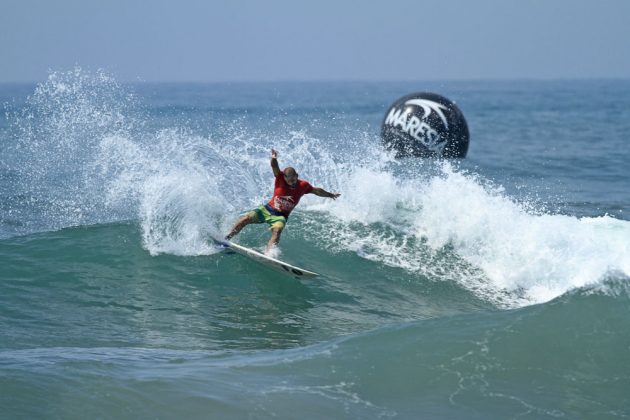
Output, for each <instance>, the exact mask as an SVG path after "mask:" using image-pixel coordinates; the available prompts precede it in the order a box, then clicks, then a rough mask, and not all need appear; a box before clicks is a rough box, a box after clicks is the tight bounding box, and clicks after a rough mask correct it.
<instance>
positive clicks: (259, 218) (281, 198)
mask: <svg viewBox="0 0 630 420" xmlns="http://www.w3.org/2000/svg"><path fill="white" fill-rule="evenodd" d="M277 157H278V152H276V151H275V150H274V149H271V169H272V170H273V175H274V176H275V177H276V180H275V184H274V189H273V197H272V198H271V200H269V202H268V203H267V204H264V205H261V206H258V207H257V208H255V209H254V210H252V211H250V212H249V213H247V214H245V215H244V216H242V217H240V218H239V219H238V220H237V221H236V223H234V226H233V227H232V230H231V231H230V233H228V234H227V236H226V237H225V239H227V240H230V239H232V238H233V237H234V236H235V235H236V234H238V233H239V232H240V231H241V229H243V228H244V227H245V226H247V225H249V224H251V223H267V224H269V226H271V239H270V240H269V243H268V244H267V250H266V251H265V253H267V252H269V251H270V250H271V249H272V248H273V247H274V246H276V245H277V244H278V242H280V235H281V234H282V230H283V229H284V226H285V225H286V224H287V219H288V218H289V214H291V211H293V209H294V208H295V206H297V204H298V202H299V201H300V198H302V196H303V195H304V194H315V195H317V196H320V197H326V198H332V199H333V200H335V199H336V198H337V197H339V196H340V195H341V194H338V193H331V192H328V191H326V190H324V189H323V188H318V187H313V186H312V185H311V184H309V183H308V182H306V181H304V180H302V179H299V178H298V173H297V172H296V171H295V169H294V168H292V167H290V166H287V167H286V168H284V170H280V166H279V165H278V159H277Z"/></svg>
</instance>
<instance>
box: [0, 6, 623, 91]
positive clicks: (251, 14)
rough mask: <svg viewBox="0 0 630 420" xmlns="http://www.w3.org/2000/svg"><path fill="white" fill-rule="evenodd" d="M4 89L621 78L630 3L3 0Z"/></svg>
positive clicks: (1, 47) (1, 48) (0, 31)
mask: <svg viewBox="0 0 630 420" xmlns="http://www.w3.org/2000/svg"><path fill="white" fill-rule="evenodd" d="M0 6H1V7H0V51H1V52H2V53H1V54H2V59H1V60H0V63H1V64H0V82H12V81H39V80H42V79H44V78H45V77H46V75H47V73H48V72H49V70H66V69H69V68H72V67H74V66H75V65H79V66H82V67H84V68H87V69H92V70H94V69H99V68H102V69H105V70H106V71H108V72H110V73H112V74H113V75H114V76H116V78H117V79H118V80H125V81H137V80H140V81H277V80H280V81H281V80H378V81H397V80H460V79H463V80H471V79H575V78H630V29H629V28H630V1H628V0H599V1H584V0H477V1H475V0H440V1H436V0H433V1H421V0H418V1H410V0H398V1H358V0H356V1H350V0H347V1H344V0H336V1H335V0H310V1H300V0H293V1H290V0H259V1H253V0H232V1H212V0H208V1H193V0H180V1H161V0H156V1H136V0H127V1H123V0H103V1H92V0H84V1H80V0H58V1H45V0H0Z"/></svg>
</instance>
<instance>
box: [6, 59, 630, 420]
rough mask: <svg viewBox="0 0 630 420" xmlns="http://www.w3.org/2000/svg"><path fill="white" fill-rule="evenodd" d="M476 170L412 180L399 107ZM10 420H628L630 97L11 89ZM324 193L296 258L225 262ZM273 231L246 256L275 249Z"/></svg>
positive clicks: (83, 82)
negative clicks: (386, 122) (408, 106)
mask: <svg viewBox="0 0 630 420" xmlns="http://www.w3.org/2000/svg"><path fill="white" fill-rule="evenodd" d="M415 91H431V92H435V93H439V94H441V95H444V96H446V97H448V98H450V99H451V100H454V101H455V102H456V103H457V104H458V106H459V107H460V109H461V110H462V112H463V113H464V115H465V117H466V119H467V121H468V126H469V129H470V133H471V142H470V148H469V152H468V157H467V158H466V159H463V160H446V161H444V160H420V159H404V160H396V159H395V158H394V157H393V156H392V154H391V153H387V152H385V151H383V149H382V147H381V144H380V140H379V133H380V125H381V122H382V120H383V117H384V115H385V112H386V111H387V108H388V107H389V105H390V104H392V103H393V102H394V101H395V100H396V99H397V98H399V97H400V96H403V95H406V94H408V93H412V92H415ZM0 104H1V105H2V108H3V112H2V116H1V117H0V147H1V149H0V418H2V419H44V418H45V419H57V418H58V419H89V418H104V419H107V418H112V419H138V418H140V419H144V418H147V419H148V418H152V419H181V418H187V419H208V418H216V419H225V418H244V419H267V418H280V419H293V418H299V419H323V418H335V419H371V418H385V419H388V418H400V419H418V418H436V419H438V418H439V419H516V418H518V419H550V418H564V419H607V418H628V417H630V164H629V162H630V147H629V146H630V81H629V80H601V81H597V80H593V81H495V82H492V81H473V82H404V83H376V82H370V83H364V82H335V83H324V82H321V83H320V82H312V83H298V82H287V83H236V84H166V83H162V84H152V83H134V84H128V83H121V82H119V81H117V80H116V77H115V76H114V75H111V74H108V73H105V72H102V71H88V70H84V69H81V68H74V69H70V70H67V71H55V72H51V73H50V75H49V77H48V79H46V80H42V81H40V82H39V83H33V84H1V85H0ZM272 147H273V148H275V149H276V150H278V160H279V162H280V165H281V166H282V167H284V166H289V165H290V166H294V167H295V168H296V169H297V170H298V172H299V173H300V177H301V178H304V179H306V180H308V181H310V182H311V183H312V184H314V185H316V186H320V187H323V188H325V189H327V190H329V191H333V192H339V193H341V197H340V198H339V199H338V200H336V201H333V200H330V199H324V198H320V197H316V196H313V195H307V196H305V197H304V198H303V199H302V201H301V202H300V205H299V206H298V208H297V209H296V210H295V211H294V213H293V214H292V216H291V220H290V221H289V223H288V225H287V228H286V229H285V231H284V233H283V238H282V241H281V244H280V249H279V252H280V258H282V259H284V260H286V261H288V262H290V263H293V264H296V265H299V266H303V267H305V268H307V269H310V270H313V271H316V272H319V273H321V276H320V277H318V278H317V279H315V280H296V279H293V278H291V277H288V276H284V275H282V274H277V273H275V272H273V271H270V270H269V269H267V268H265V267H263V266H261V265H259V264H257V263H256V262H253V261H250V260H249V259H247V258H245V257H243V256H240V255H237V254H229V253H226V252H224V251H222V250H221V249H218V248H217V247H215V246H214V245H213V242H212V241H210V240H209V238H210V236H213V235H215V236H216V235H222V234H225V232H226V231H227V230H228V229H229V227H230V225H231V224H232V223H233V222H234V220H235V219H236V218H237V217H238V216H239V215H240V214H242V213H243V212H246V211H248V210H250V209H251V208H253V207H255V206H257V205H259V204H261V203H263V202H264V201H266V200H268V199H269V197H270V194H271V191H272V185H273V175H272V171H271V168H270V166H269V157H270V149H271V148H272ZM268 238H269V231H268V230H267V229H266V227H264V226H263V225H257V226H254V225H252V226H248V227H247V228H245V230H244V231H243V232H242V233H241V234H240V235H239V236H238V237H237V241H238V242H239V243H241V244H243V245H246V246H250V247H254V248H257V249H263V248H264V246H265V244H266V242H267V240H268Z"/></svg>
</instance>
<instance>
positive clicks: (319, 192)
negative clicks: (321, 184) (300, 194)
mask: <svg viewBox="0 0 630 420" xmlns="http://www.w3.org/2000/svg"><path fill="white" fill-rule="evenodd" d="M311 193H312V194H315V195H317V196H320V197H326V198H332V199H333V200H336V199H337V197H339V196H340V195H341V194H339V193H331V192H328V191H326V190H325V189H323V188H313V190H312V191H311Z"/></svg>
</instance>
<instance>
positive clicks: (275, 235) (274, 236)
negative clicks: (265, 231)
mask: <svg viewBox="0 0 630 420" xmlns="http://www.w3.org/2000/svg"><path fill="white" fill-rule="evenodd" d="M282 229H284V225H282V226H276V227H273V228H272V229H271V239H269V242H268V243H267V249H266V250H265V252H268V251H270V250H271V249H272V248H273V247H274V246H276V245H278V242H280V235H281V234H282Z"/></svg>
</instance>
